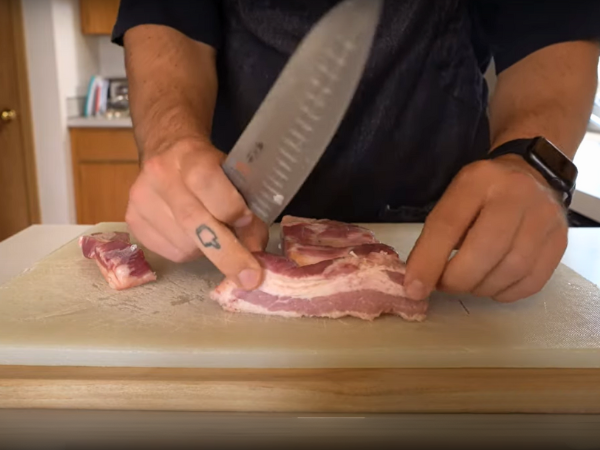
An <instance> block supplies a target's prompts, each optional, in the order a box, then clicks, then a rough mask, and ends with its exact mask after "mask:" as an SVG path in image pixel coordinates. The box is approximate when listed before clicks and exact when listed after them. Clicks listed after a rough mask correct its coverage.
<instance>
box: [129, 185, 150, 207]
mask: <svg viewBox="0 0 600 450" xmlns="http://www.w3.org/2000/svg"><path fill="white" fill-rule="evenodd" d="M145 191H146V189H145V188H144V186H143V185H142V184H141V183H138V182H136V183H134V184H133V185H132V186H131V188H130V189H129V201H130V202H131V203H133V204H138V203H139V204H141V203H143V201H144V198H145V197H146V192H145Z"/></svg>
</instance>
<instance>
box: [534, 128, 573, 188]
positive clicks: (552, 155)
mask: <svg viewBox="0 0 600 450" xmlns="http://www.w3.org/2000/svg"><path fill="white" fill-rule="evenodd" d="M531 154H532V156H534V157H535V158H537V159H538V160H539V161H540V162H541V163H542V164H543V165H544V166H546V167H547V168H548V169H550V170H551V171H552V172H553V175H554V176H555V177H558V178H559V179H560V180H561V181H563V182H564V183H566V184H567V185H569V186H572V185H574V184H575V179H576V178H577V168H576V167H575V165H574V164H573V162H572V161H571V160H570V159H569V158H567V156H566V155H565V154H564V153H562V152H561V151H560V150H559V149H558V148H556V146H554V145H553V144H552V143H551V142H550V141H548V140H546V139H544V138H538V139H536V141H535V143H534V144H533V146H532V148H531Z"/></svg>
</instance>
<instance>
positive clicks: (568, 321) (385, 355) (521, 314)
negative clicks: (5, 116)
mask: <svg viewBox="0 0 600 450" xmlns="http://www.w3.org/2000/svg"><path fill="white" fill-rule="evenodd" d="M367 226H368V227H369V228H371V229H372V230H373V231H374V232H375V234H376V235H377V237H378V238H379V239H380V240H381V241H383V242H385V243H387V244H390V245H392V246H394V247H395V248H396V249H397V250H398V252H399V253H400V255H401V257H403V258H406V256H407V255H408V252H409V251H410V249H411V248H412V246H413V245H414V242H415V240H416V238H417V237H418V234H419V232H420V229H421V226H420V225H392V224H376V225H367ZM109 230H126V227H125V225H124V224H121V223H103V224H99V225H97V226H96V227H94V228H93V229H91V230H89V231H88V233H91V232H94V231H109ZM278 235H279V233H278V229H277V227H274V229H273V230H272V233H271V236H272V237H273V241H272V242H271V243H270V249H271V251H276V250H275V249H276V248H277V236H278ZM146 254H147V256H148V259H149V261H150V264H151V265H152V266H153V268H154V269H155V270H156V272H157V274H158V281H157V282H154V283H152V284H148V285H145V286H141V287H137V288H133V289H130V290H127V291H121V292H118V291H113V290H111V289H110V288H109V287H108V285H107V284H106V282H105V281H104V279H103V278H102V276H101V274H100V272H99V270H98V268H97V267H96V265H95V263H94V262H93V261H91V260H87V259H85V258H83V256H82V255H81V252H80V249H79V247H78V245H77V241H76V240H74V241H72V242H70V243H68V244H67V245H65V246H64V247H62V248H60V249H58V250H57V251H55V252H54V253H52V254H51V255H49V256H48V257H46V258H45V259H43V260H41V261H40V262H39V263H37V264H36V265H35V266H34V267H33V268H32V269H30V270H29V271H27V272H26V273H24V274H22V275H20V276H19V277H17V278H14V279H12V280H11V281H9V282H8V283H6V284H5V285H2V286H0V364H4V365H71V366H73V365H79V366H123V367H134V366H143V367H221V368H236V367H237V368H243V367H247V368H251V367H252V368H262V367H264V368H285V367H288V368H289V367H292V368H309V367H311V368H333V367H351V368H363V367H427V368H432V367H439V368H448V367H572V368H576V367H594V368H595V367H600V290H599V289H598V287H597V286H595V285H593V284H592V283H590V282H589V281H587V280H585V279H584V278H582V277H581V276H579V275H578V274H577V273H575V272H574V271H572V270H571V269H569V268H568V267H566V266H564V265H561V266H559V267H558V269H557V270H556V272H555V274H554V276H553V278H552V279H551V280H550V282H549V283H548V284H547V286H546V287H545V289H544V290H543V291H542V292H541V293H540V294H538V295H536V296H534V297H532V298H529V299H525V300H522V301H519V302H517V303H514V304H498V303H495V302H493V301H491V300H488V299H478V298H469V297H467V296H460V297H452V296H448V295H442V294H434V295H433V297H432V299H431V308H430V313H429V317H428V319H427V320H426V321H425V322H423V323H410V322H406V321H404V320H402V319H401V318H399V317H391V316H389V317H383V318H379V319H376V320H375V321H373V322H365V321H361V320H359V319H354V318H345V319H310V318H303V319H285V318H277V317H266V316H257V315H245V314H236V313H228V312H225V311H223V310H221V308H220V306H219V305H218V304H216V303H215V302H213V301H212V300H210V299H209V296H208V293H209V291H210V289H212V288H213V287H214V286H216V285H217V283H218V282H219V281H220V280H221V278H222V276H221V275H220V273H219V272H218V271H217V270H216V269H215V268H214V266H213V265H212V264H211V263H210V262H209V261H207V260H202V261H198V262H194V263H190V264H185V265H177V264H173V263H170V262H168V261H166V260H164V259H162V258H160V257H157V256H156V255H154V254H152V253H150V252H148V251H146Z"/></svg>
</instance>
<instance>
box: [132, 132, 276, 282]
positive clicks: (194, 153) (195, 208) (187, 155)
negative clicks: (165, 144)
mask: <svg viewBox="0 0 600 450" xmlns="http://www.w3.org/2000/svg"><path fill="white" fill-rule="evenodd" d="M224 158H225V155H224V154H223V153H222V152H220V151H218V150H216V149H215V148H214V147H212V146H211V145H210V143H208V142H203V141H199V140H186V141H180V142H177V143H176V144H174V145H172V146H171V147H169V148H168V149H167V150H166V151H162V152H160V153H158V154H156V155H153V156H152V157H150V158H149V159H147V160H146V161H144V164H143V167H142V171H141V173H140V175H139V176H138V178H137V180H136V182H135V183H134V185H133V186H132V188H131V191H130V196H129V205H128V208H127V214H126V222H127V224H128V225H129V227H130V229H131V231H132V233H133V234H134V236H136V238H137V239H139V240H140V242H141V243H142V244H144V245H145V246H146V247H148V248H149V249H150V250H152V251H153V252H155V253H158V254H159V255H161V256H163V257H165V258H167V259H170V260H172V261H176V262H183V261H189V260H192V259H195V258H197V257H199V256H200V255H201V254H202V253H203V254H205V255H206V256H207V257H208V259H210V260H211V261H212V262H213V263H214V264H215V265H216V266H217V267H218V268H219V270H221V272H223V273H224V274H225V275H226V276H228V277H229V278H231V279H232V280H234V281H236V282H238V284H239V285H240V286H241V287H243V288H246V289H253V288H255V287H257V286H258V285H259V284H260V282H261V277H262V274H261V272H262V271H261V267H260V265H259V264H258V262H257V261H256V259H255V258H254V257H253V256H252V254H251V253H250V252H251V251H258V250H262V249H264V247H265V245H266V242H267V237H268V230H267V227H266V225H265V224H264V223H263V222H262V221H261V220H260V219H258V218H257V217H256V216H255V215H254V214H252V212H251V211H250V210H249V209H248V207H247V206H246V204H245V203H244V200H243V199H242V196H241V195H240V194H239V192H238V191H237V190H236V189H235V187H234V186H233V185H232V184H231V182H230V181H229V179H228V178H227V176H226V175H225V173H224V172H223V170H222V168H221V164H222V162H223V160H224ZM238 238H239V240H238Z"/></svg>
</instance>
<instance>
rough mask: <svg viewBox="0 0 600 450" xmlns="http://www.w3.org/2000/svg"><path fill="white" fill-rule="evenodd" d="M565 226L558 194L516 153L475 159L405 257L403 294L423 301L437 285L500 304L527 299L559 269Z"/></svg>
mask: <svg viewBox="0 0 600 450" xmlns="http://www.w3.org/2000/svg"><path fill="white" fill-rule="evenodd" d="M567 231H568V224H567V220H566V217H565V212H564V208H563V206H562V205H561V204H560V203H559V202H558V200H557V195H556V193H555V192H554V191H552V190H551V188H550V187H549V185H548V184H547V183H546V181H545V180H544V179H543V177H541V175H540V174H539V173H537V172H536V171H535V170H534V169H533V168H531V167H530V166H529V165H528V164H527V163H526V162H525V161H524V160H523V159H522V158H521V157H519V156H516V155H506V156H502V157H499V158H497V159H495V160H486V161H478V162H475V163H473V164H470V165H468V166H466V167H465V168H464V169H463V170H462V171H461V172H460V173H459V174H458V175H457V177H456V178H455V179H454V181H453V182H452V183H451V184H450V186H449V187H448V189H447V191H446V192H445V194H444V195H443V196H442V198H441V199H440V201H439V203H438V204H437V205H436V207H435V208H434V209H433V211H432V212H431V214H430V215H429V217H428V218H427V220H426V222H425V226H424V228H423V231H422V233H421V236H420V237H419V239H418V241H417V243H416V245H415V247H414V248H413V250H412V252H411V254H410V256H409V258H408V261H407V272H406V278H405V284H406V288H407V294H408V296H409V297H411V298H416V299H421V298H425V297H426V296H427V295H429V293H430V292H431V291H432V290H434V289H439V290H441V291H445V292H451V293H471V294H474V295H476V296H483V297H491V298H493V299H495V300H497V301H499V302H513V301H516V300H519V299H522V298H525V297H528V296H530V295H533V294H535V293H536V292H538V291H539V290H540V289H541V288H542V287H543V286H544V285H545V284H546V282H547V281H548V279H549V278H550V276H551V275H552V273H553V272H554V270H555V269H556V267H557V266H558V264H559V262H560V260H561V258H562V255H563V253H564V251H565V249H566V246H567ZM455 249H458V252H457V253H456V254H455V255H454V256H453V257H452V258H451V259H449V257H450V255H451V253H452V251H453V250H455Z"/></svg>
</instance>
